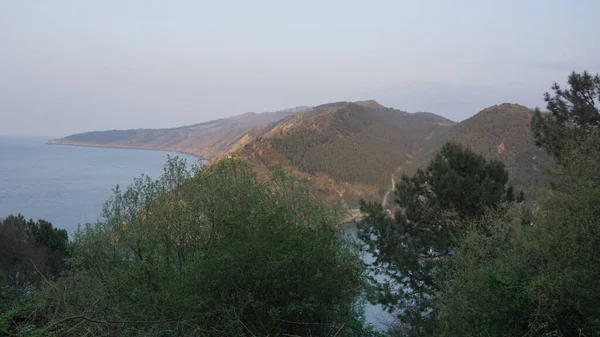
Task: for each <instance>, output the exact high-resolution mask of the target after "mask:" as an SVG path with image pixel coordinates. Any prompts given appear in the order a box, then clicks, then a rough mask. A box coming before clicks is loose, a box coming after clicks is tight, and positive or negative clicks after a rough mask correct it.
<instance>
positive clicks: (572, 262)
mask: <svg viewBox="0 0 600 337" xmlns="http://www.w3.org/2000/svg"><path fill="white" fill-rule="evenodd" d="M599 153H600V136H599V135H598V134H597V133H596V132H590V133H588V134H587V135H585V136H583V135H582V136H580V137H578V139H577V140H573V139H570V140H566V141H565V142H564V143H563V144H562V145H561V157H562V159H563V160H561V163H562V164H561V165H559V166H558V167H557V168H556V169H555V170H553V172H552V173H551V175H550V177H549V178H550V182H551V185H552V194H551V195H550V197H549V198H548V199H547V200H545V201H544V202H543V203H542V204H541V205H540V208H539V210H537V211H536V212H535V213H536V214H532V213H531V212H529V211H527V210H524V209H521V208H515V209H513V210H512V211H511V212H509V213H507V214H506V215H505V216H503V215H502V214H498V213H494V212H492V213H489V214H487V215H486V216H485V217H483V218H481V219H479V220H477V221H474V222H473V223H472V226H471V228H470V230H469V231H467V233H466V234H465V235H464V236H463V237H462V238H461V240H460V243H459V245H458V247H457V252H458V253H457V255H456V257H455V259H454V261H453V263H452V268H451V270H450V271H449V272H448V273H447V274H446V276H447V277H446V279H445V280H446V281H445V283H444V284H443V287H442V288H441V289H442V290H441V292H440V295H439V297H438V302H437V304H436V306H437V308H438V310H437V312H438V314H437V316H436V326H437V329H436V330H437V331H436V335H440V336H595V335H597V334H598V333H599V332H600V309H599V308H598V303H599V301H600V252H599V251H598V247H600V224H599V222H598V219H600V206H599V205H600V189H599V187H600V178H599V177H598V174H597V173H598V172H599V171H600V160H599V159H600V158H599V157H598V154H599ZM482 228H485V229H486V230H485V231H483V230H482Z"/></svg>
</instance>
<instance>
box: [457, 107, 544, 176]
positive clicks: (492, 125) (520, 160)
mask: <svg viewBox="0 0 600 337" xmlns="http://www.w3.org/2000/svg"><path fill="white" fill-rule="evenodd" d="M532 117H533V111H532V110H531V109H528V108H527V107H524V106H522V105H519V104H509V103H504V104H500V105H494V106H492V107H489V108H487V109H484V110H482V111H480V112H479V113H477V114H476V115H474V116H473V117H471V118H469V119H467V120H465V121H463V122H461V123H459V124H457V125H456V126H455V127H454V129H453V130H452V133H451V139H452V140H454V141H456V142H458V143H460V144H463V145H465V146H467V147H470V148H471V149H472V150H473V151H475V152H476V153H479V154H481V155H483V156H485V157H486V158H488V159H494V160H499V161H501V162H503V163H504V165H505V166H506V168H507V170H508V172H509V177H510V183H511V184H513V185H515V186H524V187H526V186H531V185H537V184H540V182H541V177H542V176H541V172H540V170H541V168H542V167H543V166H544V165H546V164H548V163H549V161H550V158H549V156H548V155H547V154H546V153H545V152H544V151H543V150H542V149H540V148H538V147H536V146H535V144H534V139H533V134H532V133H531V130H530V123H531V118H532Z"/></svg>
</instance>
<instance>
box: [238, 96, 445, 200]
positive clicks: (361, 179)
mask: <svg viewBox="0 0 600 337" xmlns="http://www.w3.org/2000/svg"><path fill="white" fill-rule="evenodd" d="M453 124H454V123H453V122H452V121H449V120H447V119H445V118H443V117H439V116H436V115H433V114H410V113H407V112H404V111H400V110H394V109H390V108H385V107H383V106H381V105H379V104H378V103H376V102H374V101H367V104H365V103H364V102H357V103H352V102H338V103H330V104H325V105H321V106H318V107H315V108H314V109H312V110H309V111H306V112H303V113H300V114H294V115H291V116H289V117H286V118H284V119H282V120H281V121H279V122H277V123H274V124H272V125H270V126H269V127H266V128H264V129H262V130H260V131H259V130H257V129H255V130H254V132H255V135H254V138H252V137H247V138H245V139H244V142H243V144H236V145H235V146H233V147H232V149H231V150H230V151H229V153H228V155H229V156H234V157H238V158H241V159H244V160H246V161H249V162H250V163H251V164H252V165H253V166H254V167H255V170H256V171H257V172H259V174H260V175H266V174H267V172H269V170H270V169H271V168H272V167H274V166H283V167H286V168H289V169H292V170H293V171H295V172H296V173H297V174H298V175H300V176H302V177H304V178H305V179H306V180H307V181H310V183H311V184H312V185H313V187H315V189H314V190H315V193H316V194H317V196H318V197H319V198H321V199H323V200H324V201H326V202H335V201H339V200H340V199H341V200H343V201H344V202H346V203H348V204H349V205H350V206H356V204H357V202H358V200H359V199H361V198H373V199H375V200H379V199H380V198H381V197H382V196H383V194H385V192H386V190H387V189H388V188H389V186H388V185H389V182H390V177H391V174H392V173H393V172H394V171H395V170H397V169H399V168H404V167H406V168H407V169H409V168H414V167H417V166H420V165H421V164H422V163H421V161H420V158H422V157H425V156H426V155H427V154H430V153H433V152H434V151H436V150H437V148H438V146H439V144H440V142H441V139H445V138H447V137H448V135H449V131H450V130H451V127H452V125H453Z"/></svg>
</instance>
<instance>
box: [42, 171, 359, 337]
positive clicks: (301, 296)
mask: <svg viewBox="0 0 600 337" xmlns="http://www.w3.org/2000/svg"><path fill="white" fill-rule="evenodd" d="M337 224H338V217H337V215H336V214H334V213H332V212H330V211H328V210H327V209H325V208H324V207H323V206H322V205H320V204H319V203H317V202H315V201H313V200H312V199H311V197H310V195H309V193H308V190H307V189H306V187H305V186H304V185H303V184H301V183H300V182H299V181H298V180H297V179H296V178H295V177H294V176H292V175H290V174H289V173H287V172H285V171H281V170H275V172H274V173H273V175H272V177H271V179H270V180H269V181H268V182H261V181H259V180H258V179H257V178H256V176H255V175H254V173H253V172H252V170H251V169H250V167H249V166H248V165H247V164H245V163H243V162H239V161H233V160H225V161H222V162H220V163H218V164H215V165H212V166H210V167H208V168H205V169H202V170H199V169H197V170H189V169H187V168H186V167H185V164H184V163H183V162H182V161H180V160H178V159H170V160H169V162H168V163H167V165H166V166H165V173H164V174H163V176H162V177H161V178H159V179H157V180H152V179H149V178H147V177H145V178H141V179H137V180H135V181H134V183H133V184H132V185H131V186H130V187H129V188H128V189H127V190H125V191H124V192H123V191H121V190H120V189H116V190H115V194H114V196H113V197H112V198H111V199H110V200H108V201H107V203H106V205H105V207H104V220H103V221H101V222H98V223H96V224H94V225H89V226H87V227H86V228H84V229H82V230H80V231H78V232H77V233H76V234H75V236H74V241H73V255H72V258H71V260H70V264H69V269H70V271H69V274H68V275H67V276H66V277H64V278H61V279H58V280H57V281H56V282H55V283H53V284H52V285H50V286H48V287H45V289H44V293H43V294H42V295H43V296H42V298H44V299H45V302H44V303H47V304H56V305H57V308H58V309H57V311H56V312H57V316H55V317H54V318H53V320H52V322H51V323H50V324H48V326H47V330H48V331H52V332H56V333H57V334H67V332H68V333H70V334H72V335H81V334H83V333H84V332H86V333H98V334H103V335H115V336H122V335H127V336H138V335H139V336H281V335H283V334H288V335H302V336H307V335H311V334H312V335H314V336H317V335H320V336H324V335H335V334H336V333H338V332H339V336H341V335H348V336H351V335H352V334H353V333H354V335H360V334H361V332H360V331H354V330H352V329H353V328H356V327H357V325H356V324H355V323H356V319H357V316H356V310H355V309H354V306H355V304H356V300H357V298H358V297H359V295H360V294H361V291H362V279H363V270H364V267H363V264H362V261H361V260H360V258H359V256H358V255H357V251H356V250H355V249H354V248H353V246H352V244H351V243H349V242H346V240H345V239H344V238H343V236H342V235H341V231H340V229H339V228H338V227H337ZM65 289H66V290H65Z"/></svg>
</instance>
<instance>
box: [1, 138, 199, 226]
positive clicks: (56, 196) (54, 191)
mask: <svg viewBox="0 0 600 337" xmlns="http://www.w3.org/2000/svg"><path fill="white" fill-rule="evenodd" d="M47 140H48V139H46V138H37V137H0V218H1V217H5V216H7V215H9V214H17V213H21V214H23V215H24V216H25V217H26V218H33V219H39V218H41V219H45V220H47V221H50V222H51V223H52V224H53V225H55V226H56V227H60V228H65V229H67V230H68V231H69V232H70V233H72V232H73V231H75V230H76V229H77V226H78V225H79V224H85V223H87V222H94V221H96V220H97V219H99V218H100V213H101V211H102V204H103V203H104V201H106V200H107V199H108V198H109V197H110V196H111V195H112V188H113V187H114V186H115V185H117V184H119V185H120V186H126V185H128V184H130V183H131V182H132V180H133V178H136V177H139V176H140V175H141V174H146V175H149V176H151V177H158V176H159V175H160V174H161V173H162V168H163V165H164V163H165V162H166V160H167V156H168V155H171V156H175V155H178V156H180V157H184V158H186V160H187V162H188V164H191V163H194V162H195V161H196V159H195V158H194V157H191V156H186V155H181V154H175V153H168V152H162V151H146V150H128V149H102V148H91V147H73V146H55V145H46V144H45V142H46V141H47Z"/></svg>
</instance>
